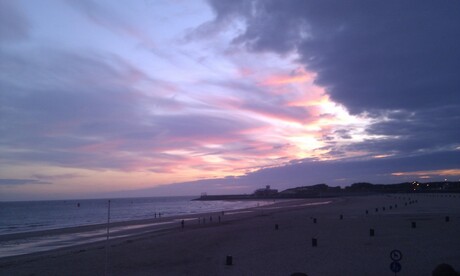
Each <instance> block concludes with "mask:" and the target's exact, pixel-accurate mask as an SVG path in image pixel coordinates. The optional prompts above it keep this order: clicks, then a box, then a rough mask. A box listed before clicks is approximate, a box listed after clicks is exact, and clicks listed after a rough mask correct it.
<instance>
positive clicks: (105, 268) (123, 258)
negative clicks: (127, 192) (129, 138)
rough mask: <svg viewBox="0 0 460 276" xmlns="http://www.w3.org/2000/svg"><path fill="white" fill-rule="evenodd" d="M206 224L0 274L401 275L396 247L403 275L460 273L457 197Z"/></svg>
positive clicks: (262, 210)
mask: <svg viewBox="0 0 460 276" xmlns="http://www.w3.org/2000/svg"><path fill="white" fill-rule="evenodd" d="M409 197H410V198H409ZM312 203H313V204H312ZM384 208H385V210H384ZM366 210H367V214H366ZM219 215H220V216H221V221H220V222H219V220H218V217H219ZM200 217H202V218H206V223H203V221H202V220H197V219H195V218H193V217H188V218H185V219H186V220H185V225H184V228H182V227H181V224H180V221H181V219H182V217H177V218H168V221H169V222H171V223H170V224H168V227H160V226H159V225H154V224H152V225H150V226H149V227H150V228H145V227H141V228H139V227H127V228H125V229H124V230H123V231H120V232H119V233H120V234H119V235H118V237H117V235H116V234H115V233H114V236H111V239H110V240H109V247H108V250H106V249H107V248H106V242H105V241H97V242H89V243H83V244H78V245H75V246H71V247H66V248H60V249H56V250H51V251H46V252H37V253H32V254H28V255H20V256H12V257H4V258H0V275H104V274H106V273H107V274H108V275H291V274H292V273H294V272H303V273H306V274H307V275H309V276H315V275H395V274H394V273H393V272H392V271H391V270H390V264H391V262H392V259H391V258H390V252H391V251H392V250H394V249H397V250H400V252H401V253H402V258H401V260H400V261H399V263H400V265H401V271H400V273H398V274H397V275H431V272H432V271H433V269H434V268H435V267H436V266H437V265H438V264H441V263H448V264H450V265H452V266H453V267H454V268H455V269H456V270H457V271H459V270H460V235H459V234H458V233H459V230H460V195H456V196H451V195H449V196H440V195H410V196H408V195H377V196H362V197H342V198H331V199H326V198H322V199H315V200H307V201H304V200H296V201H289V202H282V203H278V204H274V205H270V206H263V207H259V208H253V209H247V210H241V211H233V212H228V213H227V214H225V215H223V216H222V214H219V213H214V214H204V215H202V216H200ZM210 217H212V218H213V219H212V221H210ZM446 217H448V221H446V220H447V219H446ZM187 219H188V220H187ZM315 221H316V223H315ZM143 223H144V224H143V225H146V224H148V222H146V221H144V222H143ZM414 224H415V225H414ZM118 226H130V225H129V224H128V223H125V224H123V223H119V224H118ZM414 226H415V228H414ZM101 227H102V226H91V227H79V228H73V229H71V230H69V229H67V230H53V231H55V232H56V231H64V232H65V231H68V232H69V231H70V232H75V233H78V232H83V231H88V230H98V229H99V230H100V229H103V228H101ZM114 227H115V225H114ZM92 228H94V229H92ZM140 229H142V231H141V230H140ZM371 229H373V230H374V236H371V235H370V231H371ZM55 232H54V233H53V234H56V233H55ZM47 234H50V232H49V231H48V232H47V231H44V232H42V233H36V234H35V235H47ZM128 234H129V235H128ZM29 235H30V234H29ZM9 238H10V239H11V238H12V237H9ZM15 238H17V239H20V238H21V239H24V238H32V237H31V236H29V237H28V236H27V234H18V236H17V237H15ZM312 239H316V241H317V246H316V247H314V246H313V244H312ZM0 250H1V249H0ZM227 256H231V259H232V265H226V261H227Z"/></svg>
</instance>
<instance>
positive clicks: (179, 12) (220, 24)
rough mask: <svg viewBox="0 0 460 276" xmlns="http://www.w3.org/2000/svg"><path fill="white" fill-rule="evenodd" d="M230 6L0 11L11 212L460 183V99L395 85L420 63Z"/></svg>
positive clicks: (3, 170) (430, 83) (430, 81)
mask: <svg viewBox="0 0 460 276" xmlns="http://www.w3.org/2000/svg"><path fill="white" fill-rule="evenodd" d="M220 3H221V2H219V1H164V0H156V1H133V2H129V3H127V2H123V1H120V2H118V1H105V0H101V1H92V0H79V1H73V0H69V1H54V0H45V1H44V2H41V1H40V2H38V1H23V0H18V1H8V0H7V1H2V2H1V3H0V10H1V12H0V18H2V19H1V20H3V21H1V22H2V25H4V26H7V27H6V29H5V32H4V33H1V34H0V42H1V46H0V50H1V51H0V60H2V62H1V65H0V69H1V72H2V74H1V75H0V87H1V90H2V91H1V93H2V97H1V98H2V103H1V106H0V112H1V113H0V118H1V122H0V127H1V128H0V130H1V133H2V137H1V138H0V140H1V144H0V156H2V157H1V159H0V200H20V199H29V198H34V199H39V198H74V197H101V196H102V197H104V196H109V195H112V194H117V195H122V194H123V192H125V191H134V192H135V191H140V192H138V194H140V195H143V194H144V192H142V191H144V190H142V189H151V190H149V193H150V194H154V195H163V194H167V195H170V194H182V193H186V194H199V193H201V192H203V191H208V190H209V191H214V192H216V193H217V192H219V191H223V192H225V191H238V192H242V193H248V192H251V191H253V190H254V189H255V188H258V187H260V186H264V185H265V184H266V182H267V181H268V180H267V179H269V180H270V181H275V179H276V181H278V182H276V183H274V184H275V185H276V184H279V185H280V188H281V186H282V187H284V188H287V187H290V186H288V185H294V186H295V185H312V184H316V183H326V182H327V183H329V184H336V185H347V184H351V183H346V181H355V180H356V181H372V180H376V181H394V180H395V179H398V177H400V178H401V179H403V178H404V177H408V176H414V177H420V178H426V179H428V177H430V179H437V178H440V177H441V178H442V177H444V176H449V177H450V176H455V177H456V176H458V175H459V173H458V171H459V168H458V164H459V162H457V161H459V159H458V154H459V150H458V149H459V145H458V137H459V135H458V130H456V129H454V128H455V126H457V125H458V118H459V117H458V116H455V113H456V112H458V110H460V109H459V108H456V105H457V104H458V100H456V98H455V97H456V96H455V95H457V94H458V93H457V94H455V93H454V94H452V93H451V92H449V91H458V87H453V88H451V87H448V88H442V87H441V85H444V84H446V85H447V84H448V83H453V84H452V86H455V83H456V80H454V81H453V80H450V79H446V80H444V79H443V78H439V82H438V81H437V80H438V78H437V77H436V76H432V75H430V76H432V77H430V78H428V77H423V76H421V77H419V76H417V78H416V80H413V79H412V77H413V76H412V75H410V74H409V73H407V72H415V71H413V70H412V69H411V68H412V67H413V68H420V64H419V60H420V57H419V56H418V55H416V54H414V56H412V55H410V60H409V61H407V62H408V63H407V66H408V69H407V68H406V69H407V70H406V69H404V70H405V71H404V72H402V71H399V69H398V68H400V66H399V62H400V61H399V60H394V59H393V57H399V56H401V54H400V53H399V51H403V53H404V55H406V54H407V53H412V51H411V50H407V49H404V47H403V49H399V48H395V49H393V48H390V49H388V51H390V50H391V51H395V52H396V53H394V54H393V53H389V54H388V56H385V55H383V53H382V50H381V48H380V46H379V45H387V44H386V43H384V42H386V41H387V40H388V41H392V40H393V39H394V37H393V36H392V34H391V32H384V33H379V34H375V35H376V36H377V35H380V36H381V39H382V41H383V42H382V43H380V44H379V43H377V46H376V45H374V46H373V47H370V46H369V47H367V48H364V49H362V48H361V47H362V44H357V42H356V41H355V40H349V38H350V37H351V38H353V37H356V36H358V35H357V34H359V37H361V35H362V36H363V37H368V36H372V37H374V30H373V29H368V28H370V27H369V26H368V25H369V24H367V22H366V24H364V23H362V22H361V23H360V24H359V25H354V24H355V23H353V22H354V21H353V22H348V23H349V24H350V27H347V28H342V27H343V26H345V25H346V24H348V23H347V22H342V21H341V19H340V18H336V17H334V16H332V17H330V16H331V15H330V14H329V13H328V12H327V11H328V10H327V9H325V10H324V11H323V12H324V16H325V18H328V19H327V20H330V24H331V25H328V24H325V23H324V22H329V21H327V20H326V21H324V22H323V21H321V20H318V18H316V17H315V16H312V15H311V14H309V13H310V9H305V8H299V9H291V8H290V7H288V6H286V7H285V5H289V4H286V3H281V2H280V3H279V5H280V6H282V7H284V8H285V9H283V8H282V9H281V10H280V11H279V13H278V11H276V12H275V13H274V14H276V16H280V17H282V18H281V19H282V20H280V21H279V22H290V23H289V24H287V23H286V25H283V24H278V25H279V26H278V25H277V26H276V28H279V30H273V29H272V28H273V26H272V24H273V22H271V21H270V20H269V18H270V16H267V17H263V16H262V17H260V16H261V14H263V13H259V12H256V10H254V11H252V12H245V11H244V8H242V7H243V6H238V4H237V3H233V2H232V3H231V4H229V6H221V5H220ZM257 3H258V1H256V0H254V5H252V6H251V9H258V8H261V7H265V6H264V5H262V6H260V5H258V4H257ZM294 4H295V3H292V5H294ZM233 5H236V6H233ZM299 5H300V4H299ZM230 7H233V8H234V9H231V8H230ZM244 7H246V6H244ZM248 7H249V6H248ZM266 8H267V9H270V8H271V6H270V5H268V6H267V7H266ZM227 9H228V10H227ZM294 10H299V11H302V12H301V13H305V15H302V16H300V15H299V14H301V13H299V14H290V13H291V12H292V11H294ZM264 12H267V13H268V14H270V13H271V12H273V11H269V10H267V11H264ZM343 12H344V13H345V12H346V11H345V10H344V11H343ZM2 15H8V16H2ZM273 16H274V15H273ZM298 16H300V17H299V18H297V19H298V20H297V19H295V18H296V17H298ZM178 18H180V20H178ZM343 18H344V19H343V20H345V21H347V20H346V19H347V18H349V17H348V16H344V17H343ZM380 19H381V20H383V21H382V22H384V23H382V26H384V25H385V24H389V23H388V22H387V21H385V20H386V19H382V18H380ZM267 20H268V21H267ZM291 20H293V21H292V22H291ZM309 20H311V22H310V21H309ZM360 20H364V19H362V18H361V19H360ZM316 21H318V22H316ZM256 22H258V23H256ZM299 22H300V23H299ZM409 22H412V21H411V20H409ZM307 23H308V24H307ZM390 23H391V22H390ZM302 24H303V25H305V26H300V25H302ZM323 24H325V25H324V26H323ZM307 25H308V28H307ZM310 25H311V26H310ZM293 26H298V29H296V28H297V27H296V28H293ZM331 26H335V27H331ZM337 26H342V27H340V28H336V27H337ZM430 26H431V25H430ZM443 26H444V25H443ZM276 28H275V29H276ZM330 28H332V29H330ZM337 30H341V31H340V32H338V31H337ZM404 30H405V29H401V30H399V29H398V30H394V32H396V31H398V32H399V31H400V32H402V33H404ZM417 31H420V30H419V29H417ZM310 32H311V33H310ZM355 32H356V33H355ZM325 33H327V34H328V36H326V35H325ZM452 33H453V32H452ZM275 34H276V35H275ZM386 36H389V37H386ZM396 37H407V39H415V38H416V37H414V38H412V37H408V36H407V35H400V36H398V35H396ZM417 37H418V36H417ZM421 37H427V36H421ZM439 39H440V38H439ZM378 41H380V40H378ZM449 41H450V40H449ZM446 43H448V41H446ZM364 44H365V43H364ZM396 44H397V43H396ZM396 44H395V43H393V42H392V43H389V44H388V45H396ZM325 45H326V46H325ZM331 45H334V47H332V46H331ZM372 45H373V44H372ZM404 45H406V44H404ZM410 45H417V47H425V46H424V45H426V43H419V41H416V42H414V43H407V45H406V46H407V47H409V46H410ZM429 45H431V44H429ZM429 45H428V46H427V47H428V48H429ZM439 45H444V44H443V43H441V42H439V43H437V44H436V45H435V46H436V47H438V46H439ZM435 46H433V47H434V48H433V49H434V50H433V49H432V48H429V49H430V52H444V50H439V51H435V50H436V49H437V48H436V47H435ZM451 48H452V49H454V48H455V47H451ZM350 49H353V52H352V53H351V52H350ZM418 52H420V51H414V52H413V53H418ZM423 57H426V55H423ZM375 58H381V60H380V59H379V60H378V61H375V60H374V59H375ZM408 59H409V58H408ZM448 60H449V61H452V60H457V59H456V58H455V57H452V58H450V57H449V58H448ZM459 60H460V59H459ZM380 62H381V63H382V64H384V63H385V65H386V66H387V67H378V66H377V67H376V66H375V64H380ZM386 62H387V63H388V64H387V63H386ZM427 64H428V63H427ZM433 64H448V63H446V62H444V63H443V62H438V61H436V62H433ZM367 66H368V67H369V68H368V67H367ZM382 66H383V65H382ZM446 66H447V65H446ZM454 67H455V66H454ZM382 68H384V69H385V70H386V71H381V70H384V69H382ZM455 68H457V67H455ZM441 69H443V68H439V70H441ZM401 70H402V69H401ZM417 70H419V69H417ZM449 70H450V69H448V68H447V69H446V71H447V72H451V71H449ZM406 71H407V72H406ZM419 71H420V72H421V73H420V74H422V73H423V72H424V71H423V68H422V69H420V70H419ZM419 71H416V72H419ZM428 71H429V72H430V74H434V73H433V72H436V70H435V69H431V68H430V69H429V70H428ZM388 72H393V73H391V74H390V73H388ZM406 73H407V74H408V75H407V76H405V75H404V74H406ZM439 74H440V75H442V76H443V77H445V78H449V76H451V75H452V74H449V73H445V72H444V71H443V72H441V73H439ZM421 80H424V81H425V82H426V83H420V82H421ZM396 84H399V86H398V85H396ZM400 87H402V88H400ZM421 87H429V88H430V89H433V87H435V88H436V89H438V90H439V91H441V90H442V91H447V92H446V93H451V94H449V95H448V96H439V95H440V94H439V95H438V94H436V95H437V96H436V97H434V96H432V93H434V92H433V91H425V90H423V89H422V88H421ZM422 90H423V91H422ZM401 91H403V92H401ZM414 91H416V92H414ZM439 91H437V90H436V93H441V92H439ZM414 95H416V96H414ZM454 96H455V97H454ZM406 97H407V98H406ZM433 97H434V98H433ZM445 99H449V100H445ZM409 103H410V104H409ZM452 114H453V115H452ZM451 115H452V116H451ZM430 158H431V159H430ZM406 159H407V160H409V159H410V160H416V161H413V162H416V163H417V164H419V166H415V165H413V167H412V166H411V164H409V163H405V162H402V161H401V160H406ZM392 160H394V161H395V162H391V161H392ZM427 160H430V161H427ZM436 160H440V161H436ZM365 161H369V163H366V170H367V172H368V173H367V174H366V173H365V172H363V170H362V168H358V167H356V168H355V170H356V173H355V174H354V175H356V177H357V178H358V177H359V175H362V177H365V178H366V179H361V180H359V179H354V178H352V177H350V175H348V174H351V171H350V169H347V170H346V171H341V170H344V169H343V168H345V167H347V164H353V162H365ZM373 162H375V163H373ZM395 164H397V165H395ZM302 166H305V167H302ZM396 166H398V167H396ZM311 168H317V169H313V171H314V172H317V175H316V174H309V175H304V174H305V171H306V170H307V169H308V170H309V169H311ZM331 168H333V169H331ZM347 168H348V167H347ZM375 168H379V170H376V169H375ZM414 168H415V169H414ZM335 169H336V171H335V172H336V174H337V175H334V176H332V174H331V171H332V170H335ZM284 170H286V172H285V171H284ZM287 174H289V177H291V176H292V179H295V181H297V182H295V181H294V180H293V181H294V182H291V181H290V180H288V179H287ZM384 177H386V178H384ZM213 181H214V182H213ZM197 183H198V184H197ZM194 185H196V186H194ZM283 185H284V186H283ZM168 187H169V189H168ZM176 187H186V188H184V190H181V188H176ZM190 187H196V188H194V189H193V188H190ZM156 188H158V189H157V190H156Z"/></svg>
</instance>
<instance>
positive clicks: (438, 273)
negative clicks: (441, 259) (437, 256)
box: [431, 264, 460, 276]
mask: <svg viewBox="0 0 460 276" xmlns="http://www.w3.org/2000/svg"><path fill="white" fill-rule="evenodd" d="M431 275H433V276H460V273H458V272H457V271H455V270H454V268H453V267H451V266H450V265H448V264H440V265H438V266H437V267H436V268H435V269H434V270H433V273H432V274H431Z"/></svg>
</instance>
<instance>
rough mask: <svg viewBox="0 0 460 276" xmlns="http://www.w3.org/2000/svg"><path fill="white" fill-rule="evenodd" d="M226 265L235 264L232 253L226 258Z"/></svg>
mask: <svg viewBox="0 0 460 276" xmlns="http://www.w3.org/2000/svg"><path fill="white" fill-rule="evenodd" d="M225 264H226V265H233V257H232V256H231V255H228V256H227V258H226V260H225Z"/></svg>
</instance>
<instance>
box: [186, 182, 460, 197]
mask: <svg viewBox="0 0 460 276" xmlns="http://www.w3.org/2000/svg"><path fill="white" fill-rule="evenodd" d="M387 193H392V194H394V193H409V194H421V193H460V181H442V182H426V183H421V182H417V181H413V182H403V183H397V184H372V183H366V182H359V183H354V184H352V185H350V186H347V187H340V186H336V187H331V186H328V185H327V184H317V185H312V186H302V187H296V188H290V189H286V190H283V191H281V192H278V190H276V189H272V188H271V187H270V186H269V185H267V186H266V187H265V188H262V189H257V190H255V191H254V192H253V193H252V194H234V195H208V194H206V193H203V194H201V196H200V197H199V198H196V199H194V200H245V199H247V200H257V199H294V198H322V197H340V196H358V195H372V194H387Z"/></svg>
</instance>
